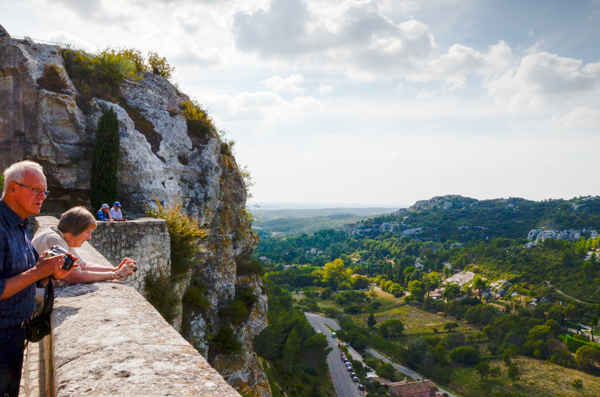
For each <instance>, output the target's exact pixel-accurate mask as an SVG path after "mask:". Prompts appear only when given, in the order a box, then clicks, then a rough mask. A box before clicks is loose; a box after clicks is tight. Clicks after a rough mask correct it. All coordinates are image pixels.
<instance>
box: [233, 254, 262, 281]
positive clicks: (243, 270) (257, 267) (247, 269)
mask: <svg viewBox="0 0 600 397" xmlns="http://www.w3.org/2000/svg"><path fill="white" fill-rule="evenodd" d="M235 265H236V276H237V277H241V276H252V275H254V274H256V275H259V276H262V275H263V274H264V273H265V268H264V267H263V266H262V265H261V263H260V261H259V260H258V259H256V258H252V257H251V256H250V255H240V256H237V257H236V258H235Z"/></svg>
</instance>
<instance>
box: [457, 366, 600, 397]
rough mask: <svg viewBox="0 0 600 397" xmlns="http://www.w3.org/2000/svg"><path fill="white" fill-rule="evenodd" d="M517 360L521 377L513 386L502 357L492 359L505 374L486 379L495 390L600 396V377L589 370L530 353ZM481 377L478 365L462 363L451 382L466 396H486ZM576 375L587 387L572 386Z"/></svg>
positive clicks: (551, 396)
mask: <svg viewBox="0 0 600 397" xmlns="http://www.w3.org/2000/svg"><path fill="white" fill-rule="evenodd" d="M513 362H514V363H516V364H517V366H518V367H519V371H520V373H521V375H520V379H519V380H517V381H516V382H515V385H514V386H513V385H512V384H511V382H510V380H509V379H508V377H507V371H506V367H505V366H504V364H503V362H502V360H490V361H489V364H490V366H491V367H499V368H501V376H500V377H499V378H497V379H489V380H487V381H486V382H487V383H488V384H489V385H490V386H491V388H492V391H493V392H494V393H497V392H499V391H502V392H512V393H514V392H516V393H521V394H523V395H525V396H536V397H598V396H599V395H600V378H598V377H596V376H593V375H589V374H587V373H585V372H582V371H578V370H574V369H569V368H564V367H561V366H558V365H555V364H552V363H549V362H547V361H543V360H535V359H533V358H529V357H521V356H520V357H517V358H514V359H513ZM480 379H481V377H480V376H479V374H478V373H477V372H476V371H475V368H474V367H459V368H457V369H456V370H455V373H454V375H453V376H452V378H451V381H450V382H449V384H448V386H449V387H450V388H451V389H453V390H456V391H457V392H458V393H460V394H462V395H464V396H465V397H471V396H473V397H475V396H482V395H484V394H482V393H483V390H482V389H481V388H480V387H479V385H480V383H481V380H480ZM574 379H581V381H582V384H583V389H582V390H580V391H578V390H576V389H575V388H574V387H573V386H572V383H571V382H572V381H573V380H574Z"/></svg>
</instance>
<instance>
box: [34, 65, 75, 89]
mask: <svg viewBox="0 0 600 397" xmlns="http://www.w3.org/2000/svg"><path fill="white" fill-rule="evenodd" d="M36 82H37V83H38V84H39V85H40V86H41V87H43V88H44V89H46V90H48V91H52V92H56V93H58V94H63V93H64V92H65V90H66V89H67V88H69V86H68V85H67V82H66V81H65V79H63V77H62V75H61V74H60V70H59V69H58V66H56V64H55V63H53V64H52V65H44V75H43V76H42V77H40V78H39V79H37V80H36Z"/></svg>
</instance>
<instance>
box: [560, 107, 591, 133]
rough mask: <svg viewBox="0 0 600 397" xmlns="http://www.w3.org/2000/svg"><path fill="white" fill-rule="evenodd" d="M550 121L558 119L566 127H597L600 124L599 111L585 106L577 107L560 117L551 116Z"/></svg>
mask: <svg viewBox="0 0 600 397" xmlns="http://www.w3.org/2000/svg"><path fill="white" fill-rule="evenodd" d="M552 121H553V122H556V121H558V122H560V123H562V124H563V125H564V126H565V127H566V128H586V127H593V128H597V127H598V125H600V111H599V110H596V109H590V108H588V107H585V106H582V107H577V108H575V109H573V110H572V111H571V112H569V113H568V114H566V115H564V116H562V117H559V116H554V117H552Z"/></svg>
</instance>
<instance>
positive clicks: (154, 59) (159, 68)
mask: <svg viewBox="0 0 600 397" xmlns="http://www.w3.org/2000/svg"><path fill="white" fill-rule="evenodd" d="M148 65H149V66H150V70H151V71H152V73H154V74H157V75H159V76H162V77H164V78H165V79H167V80H168V79H170V78H171V77H172V76H173V72H174V71H175V68H174V67H172V66H171V65H169V64H168V62H167V59H166V58H161V57H159V56H158V54H157V53H156V52H153V51H150V52H148Z"/></svg>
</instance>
